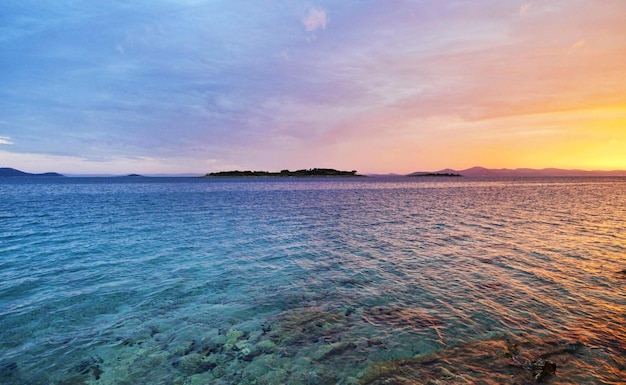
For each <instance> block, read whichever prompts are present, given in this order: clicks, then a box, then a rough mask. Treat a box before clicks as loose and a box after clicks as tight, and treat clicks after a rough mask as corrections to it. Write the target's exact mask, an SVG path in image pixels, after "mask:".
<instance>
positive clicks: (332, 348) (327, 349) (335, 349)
mask: <svg viewBox="0 0 626 385" xmlns="http://www.w3.org/2000/svg"><path fill="white" fill-rule="evenodd" d="M354 348H356V345H355V344H354V343H352V342H335V343H334V344H330V345H323V346H322V347H320V348H319V349H318V350H317V351H316V352H315V353H314V354H313V357H311V358H313V359H314V360H316V361H322V360H325V359H326V358H328V357H330V356H333V355H338V354H342V353H343V352H345V351H346V350H352V349H354Z"/></svg>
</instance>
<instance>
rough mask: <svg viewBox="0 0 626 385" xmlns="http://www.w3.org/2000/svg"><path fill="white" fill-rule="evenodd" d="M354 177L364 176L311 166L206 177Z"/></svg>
mask: <svg viewBox="0 0 626 385" xmlns="http://www.w3.org/2000/svg"><path fill="white" fill-rule="evenodd" d="M322 176H323V177H331V176H332V177H336V176H341V177H353V176H362V175H359V174H357V173H356V170H352V171H339V170H335V169H332V168H310V169H308V170H307V169H302V170H296V171H289V170H281V171H280V172H268V171H239V170H235V171H221V172H212V173H209V174H206V175H205V176H204V177H205V178H207V177H322Z"/></svg>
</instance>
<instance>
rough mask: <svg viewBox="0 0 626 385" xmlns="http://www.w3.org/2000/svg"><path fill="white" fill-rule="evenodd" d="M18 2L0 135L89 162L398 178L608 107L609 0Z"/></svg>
mask: <svg viewBox="0 0 626 385" xmlns="http://www.w3.org/2000/svg"><path fill="white" fill-rule="evenodd" d="M15 4H17V3H15ZM20 4H21V3H20ZM29 4H30V3H29ZM29 4H26V3H25V4H24V5H20V6H17V5H9V6H7V10H6V14H7V15H8V17H6V18H5V19H6V20H5V21H6V23H4V24H3V25H2V26H1V27H0V35H2V37H0V51H1V52H10V53H11V54H10V55H0V68H2V69H3V70H2V71H0V84H2V87H0V103H1V104H2V106H3V108H2V109H0V133H1V134H2V135H3V136H0V144H4V145H5V146H2V147H3V151H5V152H8V151H9V150H10V151H11V152H12V153H23V154H30V155H32V154H41V155H42V156H43V155H55V156H57V157H58V156H64V157H70V158H71V159H72V160H76V162H77V163H85V162H87V163H85V164H87V165H90V166H92V167H94V165H95V162H94V161H95V160H98V159H99V160H100V163H98V165H99V166H98V167H104V165H108V166H109V167H113V165H115V167H117V166H118V165H119V166H120V167H121V165H123V163H124V162H129V163H128V164H129V165H131V164H132V165H133V167H156V166H154V165H156V164H158V165H159V166H162V165H163V164H165V163H168V162H169V163H171V164H177V165H178V166H179V167H180V168H181V170H180V171H187V170H193V171H195V170H197V167H208V166H211V167H215V168H218V169H219V168H220V167H224V165H238V166H241V167H250V168H261V167H267V168H269V167H270V166H272V167H276V168H284V167H296V166H295V164H296V163H297V164H298V167H299V166H301V167H310V166H318V164H315V162H316V161H319V162H322V161H325V162H326V161H328V162H330V161H331V160H332V161H336V162H337V164H329V166H337V167H339V166H341V165H342V164H344V165H346V167H349V168H359V170H360V171H361V169H362V167H360V166H359V164H362V165H366V166H367V167H371V168H370V169H369V170H363V171H377V170H378V171H399V170H398V169H393V165H394V164H395V165H402V164H408V163H410V162H412V161H413V160H412V159H413V158H412V155H411V154H415V152H416V150H415V149H416V148H419V149H420V151H422V153H423V154H424V155H423V159H426V158H427V155H426V154H431V155H432V157H433V159H435V160H432V162H436V158H437V154H438V153H443V152H446V151H443V149H446V148H448V149H449V151H447V152H455V153H457V152H456V150H457V149H458V148H457V147H454V146H456V145H457V144H455V143H456V142H458V145H459V146H461V145H462V142H463V141H464V140H466V139H467V140H469V139H471V135H470V132H474V130H475V129H477V128H480V129H481V130H482V131H481V132H483V133H484V135H483V139H482V142H481V143H484V145H481V146H483V147H481V148H483V149H485V148H486V146H494V148H497V146H499V145H501V144H502V143H504V141H505V138H506V137H507V136H508V137H510V135H508V134H506V133H509V131H506V130H505V126H506V125H504V124H503V125H493V122H494V121H502V120H503V119H510V120H507V125H513V124H515V122H522V123H526V122H527V121H529V120H528V119H530V118H529V117H534V116H538V117H539V118H538V119H540V120H541V119H546V118H545V116H551V115H550V114H551V113H554V112H558V114H571V113H573V111H576V110H577V109H581V108H583V109H589V108H595V107H602V106H609V105H613V106H615V105H623V100H625V94H624V90H625V89H626V80H625V79H624V77H623V68H625V66H626V62H625V61H624V60H625V58H626V56H625V55H624V52H626V41H625V40H624V38H623V36H624V34H623V31H624V25H626V2H624V1H623V0H605V1H603V2H602V7H599V6H598V5H597V4H595V3H593V2H588V1H583V0H576V1H568V0H550V1H548V0H522V1H519V2H508V1H506V2H503V1H499V0H475V1H472V2H455V1H441V0H423V1H419V2H407V1H401V2H324V3H323V4H324V5H323V6H321V5H311V6H308V5H304V4H303V3H298V2H285V1H278V0H267V1H263V2H253V3H250V4H246V5H242V4H241V3H240V2H229V1H199V0H189V1H187V2H184V3H183V2H178V1H169V0H154V1H152V2H151V3H150V7H145V6H143V5H142V4H140V3H138V2H114V3H111V4H109V3H107V4H106V6H104V5H100V4H99V3H97V2H78V3H77V2H75V3H72V5H71V6H65V7H61V6H60V5H55V4H56V3H55V2H45V4H44V3H41V5H39V4H38V5H37V6H35V5H29ZM144 5H145V4H144ZM520 16H523V17H520ZM331 17H332V24H330V23H331ZM331 27H332V28H331ZM331 29H332V34H331V33H327V32H330V30H331ZM312 41H315V44H309V43H310V42H312ZM622 110H623V107H622ZM599 115H601V114H599ZM560 116H561V115H559V117H560ZM586 119H587V120H592V118H591V117H588V118H586ZM615 119H621V118H615ZM563 121H567V122H569V121H568V120H567V119H564V120H563ZM532 122H533V124H535V125H536V127H537V130H550V129H552V126H551V125H550V124H548V123H547V122H546V121H545V120H541V121H537V122H535V121H534V120H533V121H532ZM522 126H524V124H522ZM533 127H534V126H533ZM559 129H560V127H559ZM529 130H530V131H532V129H529ZM565 130H567V129H566V128H565ZM442 132H445V135H444V134H442ZM50 133H54V135H50ZM498 133H505V134H506V135H505V134H502V135H499V134H498ZM444 136H445V137H454V138H457V139H458V140H445V138H444ZM468 138H469V139H468ZM484 138H487V139H484ZM489 138H497V140H496V139H492V140H488V139H489ZM618 139H619V140H621V142H620V143H623V141H626V140H625V139H624V138H621V137H620V138H618ZM420 143H428V145H429V147H428V148H426V146H423V145H421V144H420ZM8 145H10V146H8ZM554 145H555V146H557V144H554ZM466 147H467V146H466ZM396 150H397V151H396ZM495 151H497V150H496V149H492V150H490V151H486V153H493V152H495ZM469 152H470V150H469V149H465V150H463V151H459V152H458V153H459V154H463V156H470V155H471V154H470V153H469ZM396 153H398V154H403V156H405V157H404V158H401V157H400V155H397V156H396V155H393V156H392V155H389V154H396ZM30 155H29V156H30ZM429 156H430V155H429ZM459 156H460V155H459ZM396 158H397V159H396ZM15 159H17V158H15ZM19 159H20V161H23V160H24V158H23V157H21V158H19ZM37 159H38V160H41V159H42V158H41V157H39V158H37ZM54 159H55V161H60V158H54ZM64 159H65V158H64ZM130 159H143V160H142V161H141V162H138V161H133V162H131V160H130ZM147 159H157V160H159V162H148V161H147ZM207 159H216V160H217V161H215V162H212V163H210V164H209V163H207V162H206V160H207ZM342 159H343V161H342ZM379 159H381V166H380V167H381V168H382V167H388V168H387V169H386V170H382V169H374V168H375V167H379V166H377V165H376V164H377V162H378V161H379ZM383 159H385V161H383ZM102 160H104V162H103V161H102ZM161 160H162V162H161ZM307 162H311V163H313V164H311V163H308V164H305V163H307ZM342 162H343V163H342ZM351 162H355V163H358V164H355V165H350V164H349V163H351ZM394 162H395V163H394ZM442 162H443V161H442ZM383 163H384V166H383V165H382V164H383ZM63 164H64V165H68V167H72V166H70V165H71V162H65V163H63ZM445 166H448V165H445ZM76 167H78V166H76ZM363 167H365V166H363ZM407 167H411V166H410V165H409V166H407ZM61 171H64V170H61ZM137 171H141V170H137Z"/></svg>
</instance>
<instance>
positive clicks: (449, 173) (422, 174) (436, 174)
mask: <svg viewBox="0 0 626 385" xmlns="http://www.w3.org/2000/svg"><path fill="white" fill-rule="evenodd" d="M407 176H410V177H413V176H433V177H459V176H463V175H461V174H456V173H451V172H427V173H416V174H409V175H407Z"/></svg>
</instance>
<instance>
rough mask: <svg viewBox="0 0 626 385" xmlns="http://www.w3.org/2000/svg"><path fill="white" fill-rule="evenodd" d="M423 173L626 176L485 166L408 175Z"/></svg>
mask: <svg viewBox="0 0 626 385" xmlns="http://www.w3.org/2000/svg"><path fill="white" fill-rule="evenodd" d="M423 174H460V175H462V176H468V177H505V176H506V177H510V176H517V177H520V176H531V177H538V176H547V177H553V176H626V170H613V171H601V170H596V171H586V170H564V169H560V168H543V169H533V168H516V169H510V168H498V169H493V168H485V167H472V168H468V169H465V170H452V169H449V168H447V169H444V170H440V171H435V172H432V171H417V172H413V173H411V174H409V175H407V176H419V175H423Z"/></svg>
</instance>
